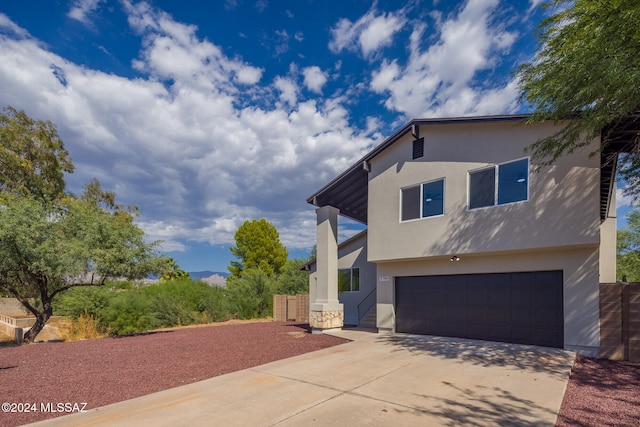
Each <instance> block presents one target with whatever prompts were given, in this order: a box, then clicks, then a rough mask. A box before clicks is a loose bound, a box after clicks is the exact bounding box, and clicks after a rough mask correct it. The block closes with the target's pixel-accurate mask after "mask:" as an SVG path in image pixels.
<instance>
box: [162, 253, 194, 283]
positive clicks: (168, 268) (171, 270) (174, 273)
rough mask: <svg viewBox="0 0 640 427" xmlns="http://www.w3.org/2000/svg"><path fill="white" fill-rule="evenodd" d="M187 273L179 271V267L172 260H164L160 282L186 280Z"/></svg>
mask: <svg viewBox="0 0 640 427" xmlns="http://www.w3.org/2000/svg"><path fill="white" fill-rule="evenodd" d="M189 277H190V276H189V273H187V272H186V271H184V270H181V269H180V266H179V265H178V263H177V262H176V260H175V259H173V258H169V257H167V258H165V261H164V266H163V270H162V275H161V276H160V280H161V281H163V282H167V281H169V280H177V279H188V278H189Z"/></svg>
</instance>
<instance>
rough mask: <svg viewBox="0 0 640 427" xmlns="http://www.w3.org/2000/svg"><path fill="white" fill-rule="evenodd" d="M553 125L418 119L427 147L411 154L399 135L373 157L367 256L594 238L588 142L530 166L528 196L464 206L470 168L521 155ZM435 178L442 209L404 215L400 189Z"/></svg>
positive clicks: (594, 165)
mask: <svg viewBox="0 0 640 427" xmlns="http://www.w3.org/2000/svg"><path fill="white" fill-rule="evenodd" d="M553 130H554V128H553V127H552V126H551V125H541V126H537V127H525V126H523V125H518V124H514V123H511V122H497V123H496V122H492V123H473V124H465V125H460V124H458V125H453V124H445V125H432V126H422V127H421V128H420V134H421V136H424V138H425V147H424V153H425V154H424V157H423V158H420V159H416V160H412V159H411V152H412V140H413V138H412V136H411V135H410V134H407V135H406V136H405V137H403V138H402V139H401V140H399V141H397V142H396V143H395V144H393V145H392V146H391V147H389V148H388V149H386V150H385V151H384V152H382V153H381V154H379V155H378V156H376V157H375V158H374V159H372V160H371V162H370V163H371V173H370V174H369V206H368V217H369V223H368V226H369V246H368V250H369V261H372V262H382V261H385V262H386V261H389V260H409V259H412V258H413V259H416V258H423V257H432V256H446V255H448V256H451V255H453V254H457V255H465V254H477V253H483V252H499V251H512V250H530V249H535V248H543V247H546V248H550V247H562V246H566V245H588V244H597V243H599V240H600V214H599V201H600V198H599V161H598V158H597V156H594V157H593V158H589V157H588V153H589V151H590V150H589V149H587V150H583V151H581V152H579V153H576V154H573V155H571V156H567V157H564V158H562V159H560V160H559V161H558V163H557V164H556V165H554V166H552V167H547V168H543V169H542V170H541V171H540V172H539V173H534V172H531V173H530V176H529V200H528V201H525V202H518V203H513V204H507V205H501V206H494V207H488V208H480V209H474V210H468V208H467V203H468V202H467V199H468V197H467V185H468V184H467V181H468V178H467V176H468V171H470V170H474V169H478V168H481V167H484V166H488V165H495V164H499V163H503V162H508V161H512V160H516V159H520V158H523V157H526V156H527V153H525V151H524V149H525V147H527V146H528V145H530V144H531V143H533V142H534V141H536V140H537V139H538V138H540V137H543V136H545V135H548V134H550V133H551V132H553ZM425 162H428V164H425ZM534 167H535V165H534V164H531V169H533V168H534ZM439 178H444V179H445V195H444V211H445V212H444V215H443V216H438V217H432V218H423V219H419V220H413V221H408V222H401V221H400V197H401V196H400V194H401V190H400V189H401V188H403V187H407V186H411V185H415V184H420V183H423V182H427V181H431V180H434V179H439Z"/></svg>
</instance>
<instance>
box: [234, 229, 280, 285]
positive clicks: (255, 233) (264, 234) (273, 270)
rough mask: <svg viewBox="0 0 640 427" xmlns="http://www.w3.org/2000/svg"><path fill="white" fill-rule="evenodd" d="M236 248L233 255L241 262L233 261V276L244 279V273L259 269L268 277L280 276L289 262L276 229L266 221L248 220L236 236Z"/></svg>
mask: <svg viewBox="0 0 640 427" xmlns="http://www.w3.org/2000/svg"><path fill="white" fill-rule="evenodd" d="M234 237H235V240H236V246H232V247H231V248H230V249H231V253H233V255H234V256H235V257H236V258H238V260H239V261H231V265H230V266H229V267H228V269H229V271H230V272H231V274H232V275H233V276H235V277H237V278H240V277H242V271H243V270H245V269H249V268H257V269H259V270H262V271H263V272H265V273H266V274H267V275H273V274H280V272H281V271H282V268H283V266H284V263H285V262H286V261H287V256H288V254H287V248H285V246H284V245H283V244H282V243H281V242H280V235H279V234H278V230H277V229H276V227H275V226H274V225H273V224H271V223H270V222H269V221H267V220H266V219H264V218H262V219H259V220H251V221H249V220H247V221H245V222H244V223H243V224H242V225H241V226H240V227H238V230H237V231H236V234H235V236H234Z"/></svg>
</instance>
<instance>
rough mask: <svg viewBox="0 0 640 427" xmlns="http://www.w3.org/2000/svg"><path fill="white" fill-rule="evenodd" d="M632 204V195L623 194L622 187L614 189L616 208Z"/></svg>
mask: <svg viewBox="0 0 640 427" xmlns="http://www.w3.org/2000/svg"><path fill="white" fill-rule="evenodd" d="M626 206H633V197H632V196H628V195H624V188H617V189H616V209H618V208H622V207H626Z"/></svg>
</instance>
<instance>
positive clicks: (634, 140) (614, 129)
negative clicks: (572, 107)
mask: <svg viewBox="0 0 640 427" xmlns="http://www.w3.org/2000/svg"><path fill="white" fill-rule="evenodd" d="M639 142H640V110H637V111H635V112H633V113H631V114H629V115H628V116H626V117H624V118H623V119H621V120H619V121H618V122H617V123H615V124H612V125H611V126H608V127H607V128H605V129H603V130H602V133H601V150H600V219H601V220H603V221H604V219H605V218H607V216H608V212H609V209H610V207H611V200H612V193H613V192H615V191H616V186H615V178H616V177H615V174H616V168H617V166H618V155H619V154H621V153H631V152H632V151H634V150H637V147H638V145H639Z"/></svg>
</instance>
